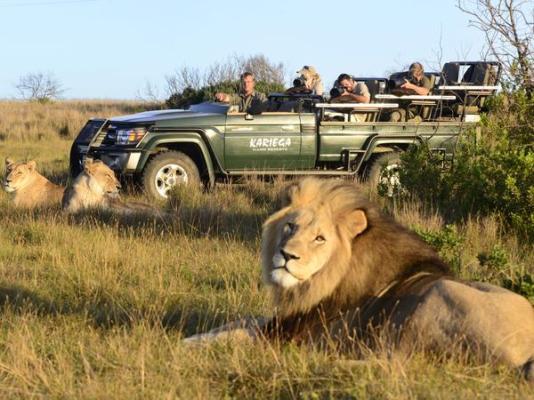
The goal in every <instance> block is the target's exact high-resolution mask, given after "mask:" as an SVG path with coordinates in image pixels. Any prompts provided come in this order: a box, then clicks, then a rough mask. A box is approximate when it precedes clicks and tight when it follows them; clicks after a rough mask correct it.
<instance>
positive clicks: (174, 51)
mask: <svg viewBox="0 0 534 400" xmlns="http://www.w3.org/2000/svg"><path fill="white" fill-rule="evenodd" d="M455 4H456V0H443V1H437V0H430V1H421V0H403V1H394V0H389V1H387V0H374V1H361V0H352V1H337V0H330V1H315V0H308V1H305V2H303V1H292V0H284V1H282V0H271V1H262V2H259V1H256V2H252V1H242V0H238V1H231V0H228V1H215V0H202V1H199V0H197V1H194V0H189V1H178V0H176V1H171V0H150V1H146V0H0V52H1V53H0V98H15V97H17V96H19V94H18V91H17V89H16V88H15V86H16V84H17V82H18V81H19V79H20V77H21V76H23V75H25V74H28V73H39V72H42V73H51V74H53V76H54V77H55V78H56V79H57V80H58V81H59V82H61V84H62V85H63V87H64V88H65V89H66V90H65V92H64V94H63V96H64V97H65V98H92V99H96V98H112V99H135V98H136V97H138V96H139V95H140V94H141V95H142V94H143V91H144V88H145V86H146V83H147V82H150V84H152V85H153V86H155V87H156V88H159V91H160V95H161V96H163V95H164V88H165V79H164V78H165V76H166V75H169V74H172V73H173V72H174V71H176V70H177V69H178V68H181V67H183V66H189V67H193V68H200V69H202V68H206V67H208V66H209V65H210V64H212V63H215V62H224V61H226V60H228V57H230V56H232V55H238V56H245V57H246V56H250V55H255V54H264V55H265V56H267V57H268V58H269V60H271V61H272V62H276V63H278V62H282V63H283V64H284V65H285V67H286V69H287V72H288V82H287V84H289V83H290V82H291V80H292V79H293V78H294V77H295V76H296V74H294V72H295V71H296V70H297V69H299V68H300V67H301V66H302V65H313V66H314V67H316V69H317V70H318V72H319V73H320V74H321V75H322V77H323V81H324V82H325V87H327V88H329V87H330V86H331V84H332V82H333V81H334V79H335V78H336V77H337V75H339V74H340V73H342V72H346V73H350V74H353V75H356V76H385V75H387V74H389V73H390V72H393V71H396V70H401V69H402V67H403V66H405V65H407V64H410V63H411V62H412V61H421V62H422V63H423V64H424V65H426V66H427V67H426V69H427V70H432V69H433V68H431V67H430V66H431V65H435V64H436V61H437V60H438V57H437V56H436V54H437V53H439V49H440V42H441V48H442V59H443V61H444V62H445V61H454V60H457V59H478V58H479V54H480V50H481V48H482V47H483V36H482V34H481V33H480V32H479V31H477V30H476V29H475V28H472V27H469V18H468V16H467V15H465V14H463V13H462V12H461V11H460V10H458V9H457V8H456V6H455ZM440 38H441V40H440Z"/></svg>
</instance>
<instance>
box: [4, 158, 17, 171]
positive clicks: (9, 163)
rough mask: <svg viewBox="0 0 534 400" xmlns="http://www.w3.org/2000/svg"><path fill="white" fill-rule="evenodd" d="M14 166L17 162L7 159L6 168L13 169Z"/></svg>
mask: <svg viewBox="0 0 534 400" xmlns="http://www.w3.org/2000/svg"><path fill="white" fill-rule="evenodd" d="M13 164H15V161H13V160H12V159H11V158H9V157H7V158H6V168H9V167H11V166H12V165H13Z"/></svg>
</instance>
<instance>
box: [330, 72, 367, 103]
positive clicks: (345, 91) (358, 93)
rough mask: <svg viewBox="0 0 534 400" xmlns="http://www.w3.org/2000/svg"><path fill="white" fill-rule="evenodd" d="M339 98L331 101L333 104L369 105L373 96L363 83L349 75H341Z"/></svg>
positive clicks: (339, 79)
mask: <svg viewBox="0 0 534 400" xmlns="http://www.w3.org/2000/svg"><path fill="white" fill-rule="evenodd" d="M336 82H337V89H338V92H339V96H336V97H334V98H332V100H330V101H331V102H332V103H369V101H371V94H370V93H369V88H368V87H367V85H366V84H365V83H363V82H356V81H355V80H354V79H353V78H352V76H350V75H349V74H341V75H339V76H338V78H337V81H336Z"/></svg>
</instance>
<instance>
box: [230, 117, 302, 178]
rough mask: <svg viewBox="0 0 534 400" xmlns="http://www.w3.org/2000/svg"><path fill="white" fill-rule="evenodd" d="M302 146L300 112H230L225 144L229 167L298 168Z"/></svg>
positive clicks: (233, 168)
mask: <svg viewBox="0 0 534 400" xmlns="http://www.w3.org/2000/svg"><path fill="white" fill-rule="evenodd" d="M301 144H302V137H301V128H300V116H299V114H298V113H293V112H265V113H262V114H261V115H250V114H245V113H228V115H227V118H226V130H225V141H224V164H225V168H226V169H227V170H259V171H263V170H280V169H284V170H291V169H298V168H299V166H300V153H301Z"/></svg>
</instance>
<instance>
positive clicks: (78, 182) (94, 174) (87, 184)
mask: <svg viewBox="0 0 534 400" xmlns="http://www.w3.org/2000/svg"><path fill="white" fill-rule="evenodd" d="M120 189H121V184H120V182H119V180H118V179H117V177H116V176H115V173H114V172H113V171H112V170H111V168H109V167H108V166H107V165H106V164H104V163H103V162H102V161H100V160H92V159H89V158H88V159H86V160H85V162H84V167H83V171H82V172H81V173H80V174H79V175H78V176H77V177H76V179H75V180H74V182H73V183H72V185H71V186H70V187H69V188H67V190H65V195H64V196H63V209H64V210H65V211H67V212H69V213H76V212H79V211H81V210H84V209H90V208H100V209H103V210H111V211H114V212H119V213H122V214H134V213H148V214H157V215H160V212H159V211H158V210H157V209H155V208H154V207H152V206H150V205H148V204H144V203H139V202H125V201H122V200H121V199H120V195H119V190H120Z"/></svg>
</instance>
